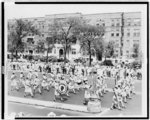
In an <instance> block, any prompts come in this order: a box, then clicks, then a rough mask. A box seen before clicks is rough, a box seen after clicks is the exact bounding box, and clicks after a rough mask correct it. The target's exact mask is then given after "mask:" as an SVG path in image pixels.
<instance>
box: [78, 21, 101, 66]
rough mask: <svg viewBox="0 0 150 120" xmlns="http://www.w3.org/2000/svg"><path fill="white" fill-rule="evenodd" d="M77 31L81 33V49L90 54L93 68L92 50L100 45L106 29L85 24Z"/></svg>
mask: <svg viewBox="0 0 150 120" xmlns="http://www.w3.org/2000/svg"><path fill="white" fill-rule="evenodd" d="M77 31H78V33H79V38H80V39H79V40H80V44H81V49H83V50H86V51H87V52H88V55H89V66H91V60H92V59H91V55H92V49H93V48H94V47H95V46H96V43H100V40H101V39H102V36H103V34H104V28H103V27H102V26H98V27H97V26H94V25H89V24H87V23H86V22H85V23H83V24H82V25H80V26H79V27H78V28H77ZM97 49H98V46H97Z"/></svg>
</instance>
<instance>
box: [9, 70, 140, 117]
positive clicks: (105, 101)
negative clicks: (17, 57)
mask: <svg viewBox="0 0 150 120" xmlns="http://www.w3.org/2000/svg"><path fill="white" fill-rule="evenodd" d="M17 74H18V73H17ZM10 75H11V73H10V72H9V75H8V77H10ZM18 75H19V74H18ZM40 77H41V75H40ZM106 83H107V85H108V88H113V86H114V80H110V79H109V80H107V81H106ZM8 88H9V90H10V85H8ZM135 90H136V92H137V93H138V94H136V95H135V96H133V98H132V100H129V102H128V103H127V104H126V106H127V108H126V109H124V110H123V111H121V112H120V111H118V110H109V108H110V106H111V103H112V96H113V93H112V92H108V93H107V94H105V95H104V97H103V98H102V103H101V105H102V107H105V108H108V110H107V111H105V112H104V113H103V114H102V116H105V115H120V114H123V115H139V114H140V113H141V108H142V107H141V81H138V82H136V84H135ZM23 92H24V89H21V90H19V92H17V91H12V92H10V93H9V95H10V96H17V97H23ZM70 95H71V96H70V97H69V98H67V97H66V98H67V99H66V100H65V101H64V103H67V104H75V105H83V100H84V90H81V91H80V92H78V93H77V94H73V93H71V94H70ZM53 97H54V89H53V88H51V89H50V91H49V92H47V91H43V93H42V95H40V94H36V95H35V96H34V98H31V96H28V97H26V98H27V99H38V100H43V101H52V100H53ZM56 102H61V101H60V100H57V101H56ZM11 106H12V104H11V105H10V106H9V107H11ZM13 108H14V107H12V109H13ZM17 108H18V107H17ZM32 109H33V108H32ZM44 109H47V108H44ZM44 109H42V110H44ZM14 111H16V109H14ZM66 113H67V112H66ZM43 115H45V114H43Z"/></svg>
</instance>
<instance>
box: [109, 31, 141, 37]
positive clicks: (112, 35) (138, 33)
mask: <svg viewBox="0 0 150 120" xmlns="http://www.w3.org/2000/svg"><path fill="white" fill-rule="evenodd" d="M114 36H115V33H111V37H114ZM116 36H117V37H118V36H119V33H116ZM122 36H124V33H122ZM126 36H128V37H129V36H131V34H130V33H129V32H128V33H126ZM133 36H134V37H139V36H140V32H134V33H133Z"/></svg>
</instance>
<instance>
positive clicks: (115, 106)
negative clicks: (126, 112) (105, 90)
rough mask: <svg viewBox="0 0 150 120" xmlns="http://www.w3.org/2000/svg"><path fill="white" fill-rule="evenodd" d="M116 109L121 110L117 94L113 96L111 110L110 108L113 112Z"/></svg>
mask: <svg viewBox="0 0 150 120" xmlns="http://www.w3.org/2000/svg"><path fill="white" fill-rule="evenodd" d="M115 108H117V109H119V110H121V108H120V105H119V103H118V97H117V95H116V94H114V95H113V98H112V105H111V108H110V109H111V110H113V109H115Z"/></svg>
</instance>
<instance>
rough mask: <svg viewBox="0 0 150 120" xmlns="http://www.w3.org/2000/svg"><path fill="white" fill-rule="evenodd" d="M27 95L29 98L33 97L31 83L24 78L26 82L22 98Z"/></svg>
mask: <svg viewBox="0 0 150 120" xmlns="http://www.w3.org/2000/svg"><path fill="white" fill-rule="evenodd" d="M27 94H30V95H31V97H33V92H32V85H31V81H30V80H29V79H28V78H26V81H25V91H24V97H26V96H27Z"/></svg>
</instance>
